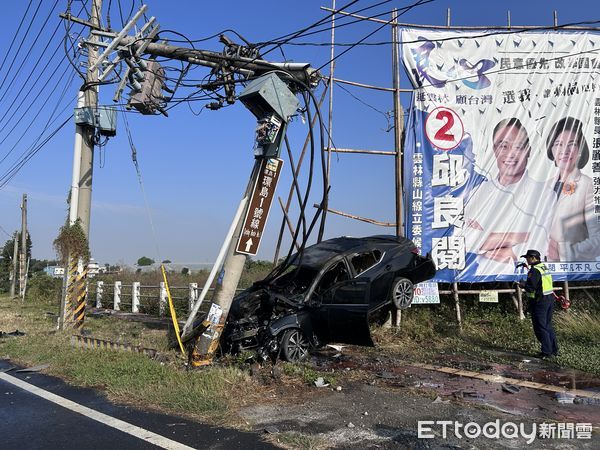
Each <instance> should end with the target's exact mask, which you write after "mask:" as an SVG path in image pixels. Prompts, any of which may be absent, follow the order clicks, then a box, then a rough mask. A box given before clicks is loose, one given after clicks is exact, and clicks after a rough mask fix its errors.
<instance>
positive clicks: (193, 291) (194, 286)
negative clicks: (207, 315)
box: [188, 283, 198, 312]
mask: <svg viewBox="0 0 600 450" xmlns="http://www.w3.org/2000/svg"><path fill="white" fill-rule="evenodd" d="M197 300H198V283H190V294H189V302H188V308H189V310H188V311H190V312H191V311H192V310H193V309H194V305H195V304H196V301H197Z"/></svg>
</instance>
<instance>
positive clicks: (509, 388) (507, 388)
mask: <svg viewBox="0 0 600 450" xmlns="http://www.w3.org/2000/svg"><path fill="white" fill-rule="evenodd" d="M501 387H502V391H504V392H508V393H509V394H516V393H518V392H520V391H521V388H520V387H519V386H515V385H514V384H506V383H504V384H502V386H501Z"/></svg>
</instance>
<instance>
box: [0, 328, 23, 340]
mask: <svg viewBox="0 0 600 450" xmlns="http://www.w3.org/2000/svg"><path fill="white" fill-rule="evenodd" d="M18 336H25V333H23V332H22V331H19V330H15V331H11V332H10V333H5V332H3V331H0V338H5V337H18Z"/></svg>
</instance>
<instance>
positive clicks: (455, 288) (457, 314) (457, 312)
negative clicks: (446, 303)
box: [452, 283, 462, 333]
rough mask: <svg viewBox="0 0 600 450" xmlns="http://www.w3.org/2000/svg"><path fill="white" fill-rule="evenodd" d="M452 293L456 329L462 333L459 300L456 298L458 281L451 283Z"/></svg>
mask: <svg viewBox="0 0 600 450" xmlns="http://www.w3.org/2000/svg"><path fill="white" fill-rule="evenodd" d="M452 295H454V307H455V308H456V321H457V322H458V331H459V332H461V333H462V317H461V315H460V301H459V298H458V283H452Z"/></svg>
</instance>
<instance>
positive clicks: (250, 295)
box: [221, 236, 436, 361]
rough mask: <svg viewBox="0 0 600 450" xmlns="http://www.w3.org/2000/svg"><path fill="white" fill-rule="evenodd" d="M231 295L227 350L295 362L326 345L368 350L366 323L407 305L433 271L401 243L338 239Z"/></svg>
mask: <svg viewBox="0 0 600 450" xmlns="http://www.w3.org/2000/svg"><path fill="white" fill-rule="evenodd" d="M290 261H291V262H290V263H287V264H286V265H285V266H284V267H279V268H276V269H275V270H274V272H273V273H275V274H276V275H275V276H270V277H267V278H266V279H265V280H263V281H259V282H256V283H254V285H252V287H250V288H249V289H247V290H245V291H243V292H242V293H241V294H239V295H238V296H236V298H234V300H233V303H232V305H231V309H230V311H229V316H228V318H227V323H226V326H225V329H224V332H223V336H222V340H221V343H222V348H223V349H224V350H225V351H229V352H233V353H236V352H239V351H240V350H244V349H256V350H257V351H258V353H259V355H260V356H261V357H262V358H263V359H267V358H272V359H276V358H278V357H280V358H283V359H285V360H287V361H301V360H303V359H304V358H306V356H307V355H308V352H309V350H310V349H311V348H314V347H318V346H320V345H322V344H325V343H328V342H337V343H345V344H355V345H364V346H373V345H374V344H373V341H372V339H371V334H370V330H369V320H370V318H373V317H374V316H378V317H385V315H386V314H387V312H388V311H390V310H391V309H392V308H393V307H395V308H398V309H405V308H408V307H409V306H410V304H411V302H412V299H413V293H414V290H413V285H414V284H416V283H419V282H421V281H425V280H428V279H430V278H432V277H433V276H434V275H435V272H436V269H435V264H434V263H433V261H432V259H431V257H430V256H429V255H427V256H426V257H424V256H421V255H419V252H418V249H417V248H416V247H415V245H414V244H413V243H412V241H410V240H409V239H405V238H402V237H396V236H370V237H364V238H352V237H338V238H334V239H329V240H326V241H322V242H320V243H318V244H315V245H313V246H311V247H307V248H306V249H304V251H303V252H302V253H301V254H300V253H298V254H296V255H294V256H292V257H291V258H290Z"/></svg>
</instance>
